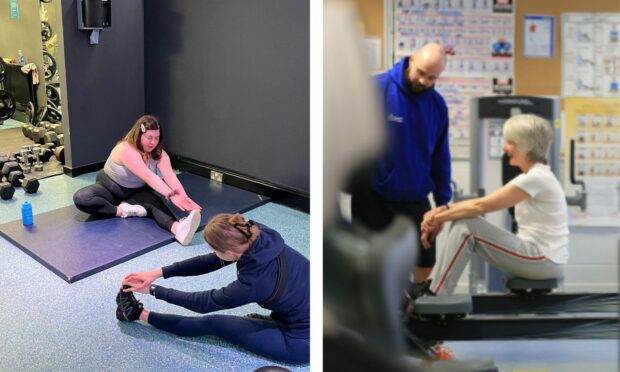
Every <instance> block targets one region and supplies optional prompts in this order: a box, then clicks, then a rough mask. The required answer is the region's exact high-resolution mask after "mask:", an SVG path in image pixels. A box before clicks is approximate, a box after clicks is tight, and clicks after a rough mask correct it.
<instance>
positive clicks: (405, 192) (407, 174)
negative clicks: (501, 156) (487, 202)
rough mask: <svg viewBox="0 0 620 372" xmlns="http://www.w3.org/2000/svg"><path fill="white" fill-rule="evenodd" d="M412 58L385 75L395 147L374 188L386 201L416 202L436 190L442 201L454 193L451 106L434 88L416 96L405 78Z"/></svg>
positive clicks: (383, 82) (382, 80) (382, 88)
mask: <svg viewBox="0 0 620 372" xmlns="http://www.w3.org/2000/svg"><path fill="white" fill-rule="evenodd" d="M407 67H409V58H408V57H407V58H403V59H402V60H401V61H400V62H398V63H397V64H396V65H394V67H393V68H392V69H391V70H389V71H387V72H385V73H383V74H381V75H379V76H378V77H377V78H376V79H377V82H378V83H379V89H380V92H379V93H380V95H381V98H382V99H383V102H384V103H385V115H386V123H387V128H388V139H389V141H388V143H389V147H388V149H387V151H386V153H385V155H384V156H383V157H382V159H381V160H380V161H379V164H378V167H377V169H376V171H375V173H374V175H373V181H372V187H373V190H374V191H375V192H377V193H378V194H379V195H381V196H382V197H383V198H384V199H386V200H389V201H394V202H408V203H415V202H420V201H423V200H426V199H427V196H428V194H429V193H430V192H432V193H433V198H434V199H435V204H436V205H438V206H439V205H444V204H447V203H448V201H450V198H451V197H452V189H451V188H450V180H451V175H450V172H451V168H450V148H449V146H448V121H449V119H448V107H447V106H446V102H445V101H444V99H443V97H441V95H440V94H439V93H438V92H437V91H435V88H434V87H433V88H431V89H429V90H427V91H425V92H423V93H420V94H413V93H412V92H411V91H410V90H409V88H408V87H407V84H406V82H405V77H406V71H407Z"/></svg>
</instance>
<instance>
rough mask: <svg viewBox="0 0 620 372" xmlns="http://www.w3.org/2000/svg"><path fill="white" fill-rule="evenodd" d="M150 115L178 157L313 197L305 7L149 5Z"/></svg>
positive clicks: (160, 0)
mask: <svg viewBox="0 0 620 372" xmlns="http://www.w3.org/2000/svg"><path fill="white" fill-rule="evenodd" d="M144 12H145V79H146V81H145V87H146V89H145V90H146V108H147V112H151V113H153V114H155V115H158V116H159V117H160V118H161V120H162V124H163V125H164V126H165V130H166V133H165V136H166V139H165V141H166V142H165V146H166V148H167V149H168V150H169V151H171V152H173V153H175V154H177V155H181V156H184V157H187V158H191V159H194V160H198V161H201V162H204V163H208V164H211V165H214V166H217V167H221V168H226V169H229V170H233V171H235V172H238V173H241V174H244V175H247V176H250V177H252V178H256V179H258V180H262V181H268V182H271V183H275V184H277V185H280V186H285V187H287V188H291V189H294V190H297V191H300V192H302V193H308V192H309V189H310V186H309V185H310V180H309V178H310V136H309V133H310V124H309V123H310V109H309V106H310V36H309V34H310V14H309V13H310V9H309V1H308V0H261V1H255V0H203V1H198V0H193V1H192V0H176V1H168V0H149V1H146V2H145V9H144Z"/></svg>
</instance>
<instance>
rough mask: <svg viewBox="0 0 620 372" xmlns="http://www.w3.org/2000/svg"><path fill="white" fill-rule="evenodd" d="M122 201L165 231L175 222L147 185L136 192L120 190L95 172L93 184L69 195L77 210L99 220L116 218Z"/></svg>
mask: <svg viewBox="0 0 620 372" xmlns="http://www.w3.org/2000/svg"><path fill="white" fill-rule="evenodd" d="M123 201H124V202H127V203H129V204H139V205H141V206H143V207H144V209H146V211H147V213H148V214H147V215H148V217H150V218H152V219H154V220H155V222H157V224H158V225H159V226H160V227H161V228H163V229H166V230H167V231H170V229H171V228H172V224H174V223H175V222H176V218H175V217H174V215H173V214H172V212H171V211H170V209H168V207H167V206H166V205H165V204H164V203H163V202H162V201H161V199H159V197H158V196H157V195H156V194H155V193H154V192H153V191H152V190H151V189H150V188H149V187H148V186H143V187H139V188H137V189H132V188H128V187H123V186H121V185H119V184H118V183H116V182H114V181H113V180H112V179H111V178H110V177H109V176H108V175H107V174H105V172H104V171H103V170H101V171H99V173H97V178H96V183H95V184H94V185H90V186H86V187H84V188H81V189H79V190H78V191H76V193H75V194H73V202H74V203H75V206H76V207H77V208H78V209H79V210H81V211H82V212H86V213H88V214H92V215H95V216H101V217H114V216H116V210H117V206H118V204H120V203H121V202H123Z"/></svg>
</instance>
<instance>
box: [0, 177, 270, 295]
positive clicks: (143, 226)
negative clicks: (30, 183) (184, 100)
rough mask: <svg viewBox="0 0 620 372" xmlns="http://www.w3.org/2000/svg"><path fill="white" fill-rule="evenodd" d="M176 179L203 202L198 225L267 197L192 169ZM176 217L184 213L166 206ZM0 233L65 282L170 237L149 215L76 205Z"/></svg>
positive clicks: (15, 224) (11, 225)
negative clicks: (93, 212)
mask: <svg viewBox="0 0 620 372" xmlns="http://www.w3.org/2000/svg"><path fill="white" fill-rule="evenodd" d="M178 178H179V180H180V181H181V183H182V184H183V187H184V188H185V190H186V191H187V193H188V195H189V196H190V197H191V198H192V199H193V200H194V201H195V202H196V203H198V204H200V205H201V206H202V212H201V221H200V227H199V228H198V230H202V229H203V228H204V226H205V225H206V224H207V222H208V220H209V219H210V218H211V217H213V216H214V215H216V214H218V213H223V212H226V213H234V212H240V213H242V212H245V211H248V210H250V209H253V208H256V207H258V206H259V205H262V204H264V203H266V202H268V201H269V198H267V197H264V196H261V195H257V194H254V193H251V192H248V191H245V190H241V189H238V188H236V187H233V186H229V185H226V184H223V183H219V182H215V181H212V180H209V179H207V178H204V177H200V176H197V175H194V174H191V173H181V174H179V175H178ZM171 209H172V210H173V212H174V213H175V215H176V216H177V217H183V216H184V215H186V214H187V213H183V212H180V211H178V210H177V209H176V208H171ZM0 235H2V236H4V237H5V238H6V239H7V240H9V241H10V242H12V243H13V244H15V245H16V246H18V247H19V248H20V249H22V250H23V251H24V252H25V253H27V254H28V255H30V256H31V257H33V258H34V259H35V260H37V261H39V263H41V264H42V265H43V266H45V267H46V268H48V269H49V270H51V271H52V272H54V273H55V274H56V275H58V276H60V277H61V278H63V279H64V280H66V281H67V282H69V283H73V282H76V281H78V280H80V279H84V278H86V277H88V276H91V275H93V274H95V273H98V272H100V271H103V270H105V269H107V268H110V267H112V266H115V265H118V264H119V263H121V262H125V261H127V260H130V259H132V258H134V257H137V256H139V255H141V254H144V253H146V252H149V251H152V250H154V249H157V248H159V247H161V246H163V245H166V244H168V243H171V242H173V241H174V236H173V235H172V233H170V232H168V231H164V230H163V229H161V228H160V227H159V226H157V224H156V223H155V221H154V220H152V219H150V218H107V219H93V218H92V217H91V216H89V215H88V214H85V213H83V212H80V211H79V210H78V209H77V208H76V207H75V206H73V205H71V206H68V207H64V208H60V209H56V210H53V211H50V212H47V213H42V214H38V215H35V216H34V225H31V226H28V227H26V226H24V225H23V224H22V221H21V220H16V221H11V222H8V223H5V224H2V225H0Z"/></svg>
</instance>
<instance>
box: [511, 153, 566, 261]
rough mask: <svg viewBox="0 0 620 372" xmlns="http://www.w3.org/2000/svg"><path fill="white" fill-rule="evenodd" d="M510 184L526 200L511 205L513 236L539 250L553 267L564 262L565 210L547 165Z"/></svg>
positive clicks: (561, 190)
mask: <svg viewBox="0 0 620 372" xmlns="http://www.w3.org/2000/svg"><path fill="white" fill-rule="evenodd" d="M509 184H513V185H515V186H517V187H518V188H520V189H521V190H523V191H525V192H526V193H527V194H528V195H529V196H530V197H529V198H527V199H525V200H524V201H522V202H521V203H519V204H517V205H515V218H516V220H517V223H518V224H519V233H518V234H517V236H518V237H519V238H521V239H523V240H524V241H526V242H529V243H532V244H534V245H535V246H536V247H538V248H540V249H541V250H542V251H543V252H544V255H545V257H547V258H548V259H550V260H551V261H553V262H556V263H561V264H563V263H567V262H568V233H569V232H568V210H567V208H568V207H567V205H566V196H565V195H564V190H563V189H562V186H561V185H560V182H558V180H557V179H556V178H555V175H554V174H553V173H552V172H551V170H550V169H549V166H548V165H544V164H541V163H536V164H534V165H533V166H532V168H530V170H529V171H528V172H527V173H522V174H520V175H518V176H517V177H515V178H514V179H513V180H512V181H510V182H509Z"/></svg>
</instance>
